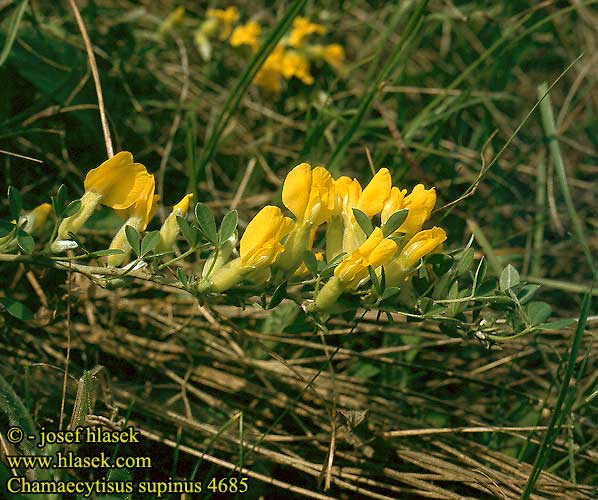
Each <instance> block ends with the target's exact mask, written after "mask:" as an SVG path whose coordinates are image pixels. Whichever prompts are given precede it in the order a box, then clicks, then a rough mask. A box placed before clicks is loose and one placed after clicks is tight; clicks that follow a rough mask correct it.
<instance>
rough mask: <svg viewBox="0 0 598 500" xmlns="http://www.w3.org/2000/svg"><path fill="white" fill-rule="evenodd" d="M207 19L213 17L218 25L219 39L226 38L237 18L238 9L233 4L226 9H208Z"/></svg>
mask: <svg viewBox="0 0 598 500" xmlns="http://www.w3.org/2000/svg"><path fill="white" fill-rule="evenodd" d="M206 16H207V17H208V19H215V20H217V21H218V24H219V26H220V34H219V35H218V38H220V40H226V39H227V38H228V36H229V35H230V32H231V28H232V25H233V23H234V22H235V21H236V20H237V19H239V11H238V10H237V8H236V7H235V6H230V7H227V8H226V9H208V10H207V12H206Z"/></svg>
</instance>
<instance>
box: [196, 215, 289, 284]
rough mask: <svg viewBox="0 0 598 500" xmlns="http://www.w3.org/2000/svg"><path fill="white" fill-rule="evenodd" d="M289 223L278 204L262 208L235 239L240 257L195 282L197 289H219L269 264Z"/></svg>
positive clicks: (287, 229) (280, 251)
mask: <svg viewBox="0 0 598 500" xmlns="http://www.w3.org/2000/svg"><path fill="white" fill-rule="evenodd" d="M293 226H294V223H293V221H292V220H291V219H290V218H289V217H285V216H284V215H283V214H282V211H281V210H280V208H278V207H275V206H272V205H268V206H265V207H264V208H262V209H261V210H260V211H259V212H258V213H257V214H256V216H255V217H254V218H253V219H252V220H251V221H250V222H249V224H248V225H247V227H246V228H245V232H244V233H243V236H242V237H241V241H240V243H239V255H240V257H239V258H238V259H235V260H233V261H231V262H229V263H228V264H226V265H225V266H223V267H222V268H220V269H218V271H217V272H214V273H212V275H211V276H210V277H207V279H206V280H205V281H203V282H202V283H200V284H199V286H198V291H199V292H204V291H206V290H211V291H213V292H223V291H225V290H228V289H229V288H231V287H233V286H235V285H236V284H237V283H239V282H240V281H242V280H243V279H244V278H246V277H250V275H252V274H253V273H255V272H256V271H258V270H265V269H267V268H269V267H270V266H271V265H272V264H273V263H274V261H275V260H276V258H277V257H278V256H279V255H280V254H281V253H282V252H284V251H285V248H284V246H282V245H281V243H280V240H282V239H283V238H284V237H285V236H286V235H287V234H289V232H290V231H291V229H292V228H293ZM260 274H261V273H255V274H253V275H254V276H258V275H260Z"/></svg>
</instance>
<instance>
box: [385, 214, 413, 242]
mask: <svg viewBox="0 0 598 500" xmlns="http://www.w3.org/2000/svg"><path fill="white" fill-rule="evenodd" d="M407 215H409V209H408V208H403V209H401V210H398V211H397V212H395V213H394V214H392V215H391V216H390V217H389V218H388V220H387V221H386V223H385V224H384V225H383V226H382V234H383V235H384V237H385V238H386V237H387V236H389V235H391V234H392V233H394V232H395V231H396V230H397V229H399V228H400V227H401V224H403V222H405V219H407Z"/></svg>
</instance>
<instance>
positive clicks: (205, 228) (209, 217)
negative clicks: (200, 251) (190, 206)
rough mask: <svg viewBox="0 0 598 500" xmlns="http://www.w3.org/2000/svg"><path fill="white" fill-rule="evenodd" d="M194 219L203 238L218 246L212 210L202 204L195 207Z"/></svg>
mask: <svg viewBox="0 0 598 500" xmlns="http://www.w3.org/2000/svg"><path fill="white" fill-rule="evenodd" d="M195 218H196V219H197V223H198V224H199V227H200V229H201V231H202V232H203V234H204V235H205V237H206V238H207V239H208V241H210V243H213V244H214V245H218V233H217V232H216V219H215V218H214V214H213V213H212V210H210V208H209V207H208V206H207V205H204V204H203V203H198V204H197V205H195Z"/></svg>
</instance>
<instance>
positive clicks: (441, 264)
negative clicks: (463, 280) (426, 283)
mask: <svg viewBox="0 0 598 500" xmlns="http://www.w3.org/2000/svg"><path fill="white" fill-rule="evenodd" d="M425 261H426V263H427V264H432V268H433V269H434V272H435V273H436V275H437V276H443V275H445V274H446V273H447V272H448V270H449V269H450V268H451V266H452V265H453V258H452V257H451V256H450V255H445V254H442V253H435V254H432V255H428V256H427V257H426V259H425Z"/></svg>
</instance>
